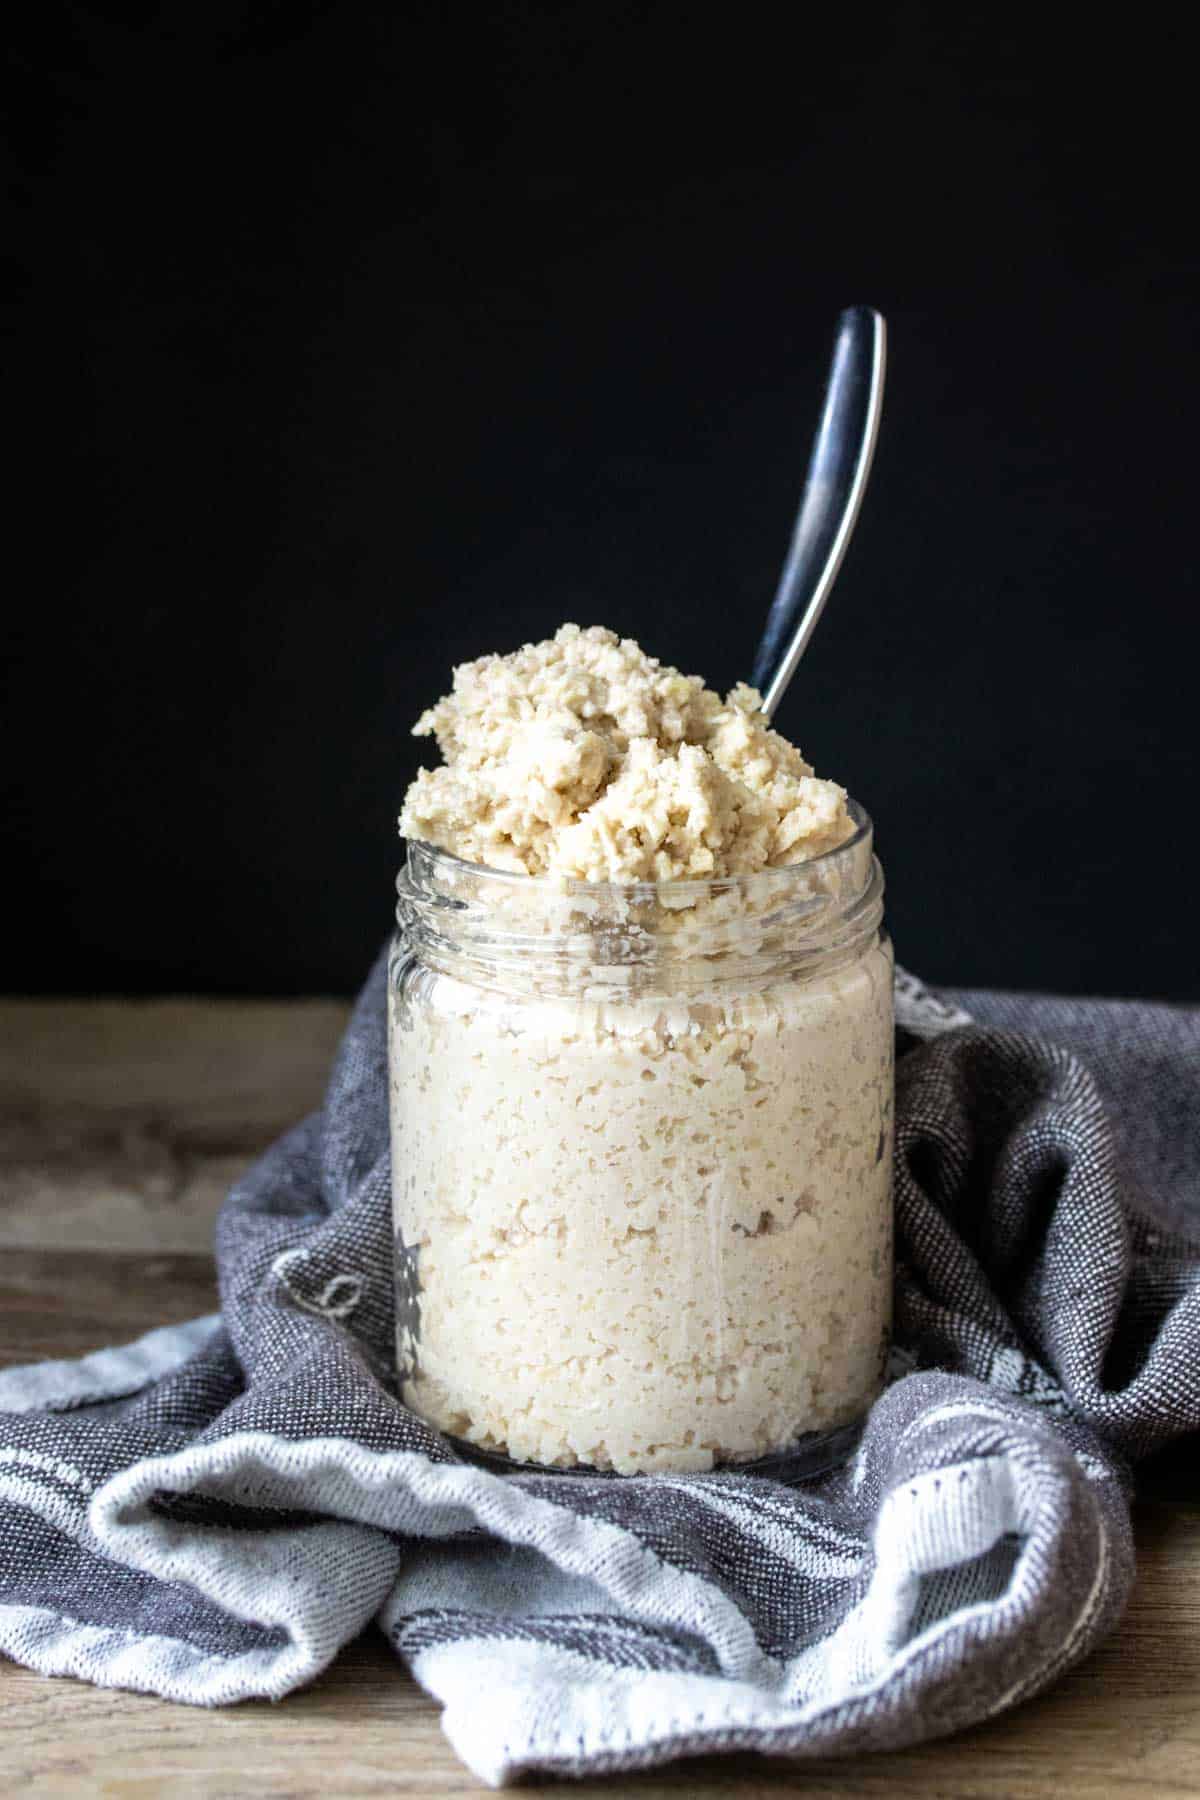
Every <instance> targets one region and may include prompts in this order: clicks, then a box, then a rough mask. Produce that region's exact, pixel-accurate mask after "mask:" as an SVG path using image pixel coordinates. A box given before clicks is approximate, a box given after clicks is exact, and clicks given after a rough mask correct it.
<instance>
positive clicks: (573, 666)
mask: <svg viewBox="0 0 1200 1800" xmlns="http://www.w3.org/2000/svg"><path fill="white" fill-rule="evenodd" d="M760 704H761V697H760V695H759V694H758V693H756V691H755V690H754V689H753V688H751V687H747V686H746V685H745V684H744V683H741V684H739V685H738V686H737V687H735V688H734V689H733V691H732V692H731V693H730V694H729V696H728V698H727V699H725V700H722V699H721V698H720V696H719V695H717V694H715V693H713V692H712V690H711V689H710V688H707V687H706V686H705V685H704V683H703V681H701V680H700V678H699V677H698V676H696V675H681V674H680V672H679V670H678V669H670V668H665V667H664V666H663V664H662V663H660V662H659V661H658V660H657V658H656V657H653V656H647V655H646V653H645V651H644V650H642V649H640V648H639V646H638V645H637V644H635V643H634V642H633V640H632V639H631V638H618V637H617V635H616V633H615V632H612V631H605V630H604V629H603V627H602V626H598V625H594V626H592V627H591V628H590V629H589V630H587V631H581V630H580V628H579V626H578V625H564V626H563V627H562V628H561V630H559V631H558V632H557V633H556V635H555V636H554V637H553V638H550V639H548V640H547V641H546V642H545V643H542V644H526V645H525V646H524V648H523V649H521V650H517V651H515V652H514V653H513V654H512V655H511V656H484V657H480V659H479V660H478V661H477V662H470V663H464V664H463V665H462V666H461V667H460V668H457V669H456V670H455V671H454V691H453V692H452V693H451V694H449V695H447V696H446V698H445V699H444V700H439V702H438V704H437V705H436V706H433V707H431V708H430V709H429V711H428V712H426V713H424V714H423V715H422V717H421V718H420V719H419V720H418V722H417V725H416V727H415V730H416V733H417V735H418V736H420V737H427V736H430V735H432V736H434V737H436V739H437V743H438V748H439V749H440V750H441V752H442V756H443V758H444V759H445V761H444V766H443V767H442V768H439V769H433V770H428V769H422V770H421V772H420V774H419V775H418V776H417V779H416V780H415V781H414V782H413V784H412V786H411V787H410V788H409V790H408V793H407V795H406V796H405V801H404V811H403V813H402V815H401V818H400V829H401V831H402V832H403V833H404V836H405V837H408V838H417V839H419V840H420V841H421V842H423V843H427V844H437V845H438V846H439V847H440V848H441V849H443V850H450V851H452V852H453V854H454V855H455V856H461V857H462V858H463V860H464V861H465V862H474V863H485V864H487V866H488V867H489V868H493V869H512V870H515V871H517V872H518V873H520V874H525V875H554V876H560V877H566V878H569V879H574V880H580V881H621V882H629V881H678V880H692V879H695V878H711V877H713V876H721V875H747V874H752V873H753V872H754V871H756V870H758V869H763V868H778V867H780V866H782V865H786V864H788V863H795V862H802V861H804V860H805V859H806V858H808V857H812V856H815V855H817V854H818V853H819V852H820V851H822V850H829V849H832V848H833V847H834V845H836V844H840V843H841V842H842V841H843V839H845V838H848V837H849V836H850V834H851V830H852V826H851V821H850V817H849V814H848V812H847V810H846V795H845V793H844V791H843V790H842V789H841V788H840V787H838V786H837V784H836V783H835V782H832V781H819V780H818V779H817V777H816V776H815V775H814V774H813V772H812V770H811V769H810V768H809V766H808V764H807V763H806V762H805V760H804V758H803V757H802V756H801V754H800V752H799V750H797V748H796V746H795V745H794V744H790V743H789V742H788V740H787V739H786V738H785V737H781V736H780V734H779V732H777V731H772V729H771V727H770V726H769V725H768V723H767V721H766V718H765V717H764V716H763V714H762V713H761V712H760V711H759V707H760Z"/></svg>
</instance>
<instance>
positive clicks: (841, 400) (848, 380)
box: [753, 306, 887, 718]
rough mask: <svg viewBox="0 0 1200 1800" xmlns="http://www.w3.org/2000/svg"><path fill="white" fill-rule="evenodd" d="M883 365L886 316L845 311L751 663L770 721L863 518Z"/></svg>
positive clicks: (867, 310)
mask: <svg viewBox="0 0 1200 1800" xmlns="http://www.w3.org/2000/svg"><path fill="white" fill-rule="evenodd" d="M886 361H887V328H886V326H885V325H884V322H883V318H882V315H881V314H879V313H877V312H876V311H875V310H874V309H873V308H872V307H870V306H851V307H848V308H847V309H846V311H845V312H844V313H842V315H841V317H840V318H839V319H838V328H837V338H836V340H835V342H834V347H833V363H832V366H831V368H830V371H829V385H828V387H827V388H826V390H825V409H824V411H823V413H822V415H821V424H820V428H819V429H818V431H817V436H816V440H815V442H814V444H813V448H812V456H811V457H810V459H809V464H808V478H807V480H806V481H805V484H804V493H803V495H802V496H801V500H800V510H799V512H798V513H797V515H796V524H795V529H794V530H793V532H792V542H791V547H790V549H789V550H788V554H787V561H786V562H785V563H784V565H783V574H782V575H781V576H780V578H779V586H778V588H777V590H776V593H775V598H774V600H773V601H772V603H771V610H770V612H769V613H768V614H767V623H766V626H765V628H764V630H763V635H762V642H761V643H760V644H759V647H758V655H757V657H756V658H755V661H754V677H753V681H754V686H755V687H756V688H758V690H759V692H760V693H761V694H762V696H763V711H764V712H765V713H766V715H767V717H768V718H770V717H771V716H772V714H773V713H774V711H775V709H776V707H777V706H778V705H779V702H780V700H781V699H782V698H783V694H784V690H785V689H786V688H787V685H788V683H789V681H790V680H791V679H792V676H793V675H794V674H795V672H796V666H797V664H798V663H799V661H800V658H801V657H802V656H803V655H804V652H805V650H806V649H807V648H808V641H809V639H810V638H811V637H812V634H813V632H814V630H815V629H816V624H817V620H818V619H819V618H820V616H821V609H822V608H823V607H824V605H825V602H826V600H827V599H828V598H829V590H830V588H831V587H832V586H833V584H834V582H835V581H836V579H837V573H838V570H839V569H840V568H841V566H842V558H843V556H845V554H846V546H847V544H848V543H849V542H850V535H851V533H852V532H853V530H854V525H855V521H856V519H857V518H858V511H859V507H860V506H861V505H862V497H863V492H864V490H865V488H866V485H867V477H868V475H869V474H870V472H871V458H872V457H873V456H874V454H875V440H876V438H877V437H878V436H879V415H880V412H881V410H882V406H883V377H884V367H885V364H886ZM801 609H803V612H801ZM797 619H799V623H797Z"/></svg>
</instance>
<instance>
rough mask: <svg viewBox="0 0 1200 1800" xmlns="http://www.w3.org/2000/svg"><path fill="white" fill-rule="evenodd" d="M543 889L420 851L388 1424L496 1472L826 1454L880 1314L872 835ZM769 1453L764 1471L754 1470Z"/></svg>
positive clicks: (407, 1006) (397, 1023) (882, 1333)
mask: <svg viewBox="0 0 1200 1800" xmlns="http://www.w3.org/2000/svg"><path fill="white" fill-rule="evenodd" d="M851 814H852V818H853V821H854V833H853V836H851V837H850V838H849V839H848V840H847V841H846V842H845V843H844V844H842V845H840V846H839V847H838V848H837V849H836V850H833V851H830V852H827V853H826V854H824V855H822V856H818V857H815V858H813V859H812V860H810V861H807V862H803V863H798V864H795V865H793V866H791V867H787V868H780V869H770V870H766V871H763V872H762V873H760V874H755V875H751V876H738V877H728V878H725V879H721V880H714V881H683V882H675V883H668V884H659V885H629V886H618V885H612V886H608V885H604V884H600V883H590V882H575V883H568V884H562V883H559V882H555V881H552V880H550V879H547V878H535V877H531V876H528V875H520V874H509V873H506V872H502V871H498V870H494V869H487V868H482V867H479V866H477V865H473V864H468V863H464V862H461V861H459V860H458V859H456V858H455V857H453V856H450V855H449V854H447V853H446V852H444V851H440V850H436V849H433V848H431V847H430V846H428V845H426V844H421V843H411V844H410V845H409V847H408V858H407V863H406V866H405V867H404V868H403V869H402V871H401V874H400V878H399V881H398V884H397V885H398V892H399V906H398V909H397V918H398V924H399V929H398V932H397V935H396V939H395V944H394V949H393V952H392V957H391V964H390V970H389V981H388V996H389V1003H388V1013H389V1016H388V1034H389V1060H390V1089H391V1120H392V1170H393V1193H394V1204H395V1227H396V1288H397V1307H396V1317H397V1356H398V1362H399V1373H400V1382H401V1391H402V1396H403V1399H404V1401H405V1403H406V1404H407V1405H408V1406H409V1407H411V1408H412V1409H413V1410H414V1411H415V1412H417V1413H419V1414H420V1415H421V1416H422V1417H423V1418H425V1419H426V1420H428V1421H429V1423H430V1424H432V1425H434V1426H436V1427H437V1428H438V1429H439V1430H440V1431H442V1432H444V1433H446V1434H448V1436H449V1437H450V1438H452V1439H456V1440H459V1441H460V1443H461V1444H462V1445H463V1446H465V1447H469V1449H470V1451H471V1453H474V1454H478V1455H483V1456H484V1457H485V1458H487V1457H491V1458H493V1459H495V1460H497V1461H498V1462H500V1463H501V1464H502V1465H504V1466H509V1465H518V1466H528V1465H535V1466H540V1467H545V1468H555V1469H560V1468H577V1469H578V1468H584V1469H595V1470H612V1471H616V1472H618V1473H621V1474H626V1475H633V1474H638V1473H642V1472H646V1471H664V1470H670V1471H681V1470H704V1469H711V1468H713V1467H717V1466H721V1465H745V1464H754V1463H759V1462H761V1463H762V1464H763V1466H764V1467H766V1468H769V1469H770V1470H771V1471H772V1472H776V1473H782V1474H784V1475H785V1476H787V1477H794V1476H800V1475H804V1474H806V1473H812V1472H815V1471H816V1470H818V1469H820V1468H822V1467H826V1466H828V1465H829V1464H830V1463H831V1462H833V1461H836V1460H837V1459H838V1457H839V1456H840V1455H844V1454H845V1452H846V1450H847V1448H848V1447H849V1445H850V1443H851V1442H852V1441H853V1437H854V1434H855V1431H856V1428H857V1427H858V1425H859V1424H860V1423H861V1420H862V1418H863V1415H864V1413H865V1412H866V1410H867V1408H868V1407H869V1405H870V1403H871V1401H872V1400H873V1399H874V1397H875V1395H876V1394H877V1393H878V1391H879V1389H880V1386H881V1384H882V1379H883V1373H884V1366H885V1361H886V1356H887V1348H888V1335H889V1325H890V1310H891V1292H892V1209H891V1143H892V1110H893V1083H892V956H891V947H890V944H889V942H888V939H887V937H886V935H885V934H884V932H883V929H882V912H883V908H882V894H883V878H882V873H881V871H880V867H879V864H878V862H877V860H876V859H875V857H874V854H873V849H872V828H871V823H870V821H869V819H868V818H867V817H866V815H865V814H864V813H863V812H862V810H861V808H858V807H852V808H851ZM764 1459H766V1460H765V1461H764Z"/></svg>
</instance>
